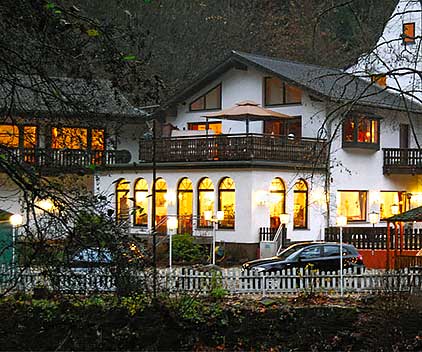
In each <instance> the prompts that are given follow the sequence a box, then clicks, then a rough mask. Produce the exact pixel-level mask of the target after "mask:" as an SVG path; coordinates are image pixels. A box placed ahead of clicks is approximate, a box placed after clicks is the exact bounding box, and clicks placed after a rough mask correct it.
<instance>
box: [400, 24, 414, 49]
mask: <svg viewBox="0 0 422 352" xmlns="http://www.w3.org/2000/svg"><path fill="white" fill-rule="evenodd" d="M402 37H403V42H404V43H405V44H412V43H414V42H415V23H414V22H412V23H403V34H402Z"/></svg>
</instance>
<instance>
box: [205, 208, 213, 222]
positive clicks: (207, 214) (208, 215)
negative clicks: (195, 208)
mask: <svg viewBox="0 0 422 352" xmlns="http://www.w3.org/2000/svg"><path fill="white" fill-rule="evenodd" d="M204 219H205V220H206V221H211V219H212V211H211V210H206V211H204Z"/></svg>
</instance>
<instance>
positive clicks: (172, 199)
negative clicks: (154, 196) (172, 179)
mask: <svg viewBox="0 0 422 352" xmlns="http://www.w3.org/2000/svg"><path fill="white" fill-rule="evenodd" d="M164 198H165V200H166V202H167V204H168V205H174V204H175V203H176V192H174V191H173V190H168V191H167V192H166V194H165V195H164Z"/></svg>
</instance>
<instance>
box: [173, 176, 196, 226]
mask: <svg viewBox="0 0 422 352" xmlns="http://www.w3.org/2000/svg"><path fill="white" fill-rule="evenodd" d="M192 211H193V186H192V181H191V180H189V179H188V178H186V177H185V178H183V179H182V180H181V181H180V182H179V187H177V218H178V220H179V228H178V232H179V233H192V215H193V214H192Z"/></svg>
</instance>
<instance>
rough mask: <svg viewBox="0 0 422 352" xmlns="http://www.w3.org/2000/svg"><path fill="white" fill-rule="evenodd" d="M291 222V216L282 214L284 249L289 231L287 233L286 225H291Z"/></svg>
mask: <svg viewBox="0 0 422 352" xmlns="http://www.w3.org/2000/svg"><path fill="white" fill-rule="evenodd" d="M289 220H290V214H287V213H283V214H280V224H281V229H282V230H281V231H282V232H281V245H282V246H283V247H284V244H285V241H286V237H287V231H286V225H287V224H288V223H289Z"/></svg>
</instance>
